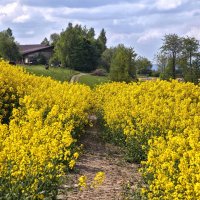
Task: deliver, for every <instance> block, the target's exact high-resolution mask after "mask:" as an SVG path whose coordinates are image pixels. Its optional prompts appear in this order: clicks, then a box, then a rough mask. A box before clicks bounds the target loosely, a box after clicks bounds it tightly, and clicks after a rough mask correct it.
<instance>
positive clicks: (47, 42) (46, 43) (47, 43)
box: [41, 37, 49, 46]
mask: <svg viewBox="0 0 200 200" xmlns="http://www.w3.org/2000/svg"><path fill="white" fill-rule="evenodd" d="M41 44H44V45H47V46H48V45H49V40H48V39H47V38H46V37H45V38H44V40H43V41H42V42H41Z"/></svg>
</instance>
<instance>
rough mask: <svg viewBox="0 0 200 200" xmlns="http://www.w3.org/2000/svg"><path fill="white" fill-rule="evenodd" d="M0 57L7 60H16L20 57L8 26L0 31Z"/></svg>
mask: <svg viewBox="0 0 200 200" xmlns="http://www.w3.org/2000/svg"><path fill="white" fill-rule="evenodd" d="M0 57H2V58H3V59H5V60H9V61H17V60H18V59H19V58H20V53H19V49H18V46H17V43H16V42H15V38H14V37H13V34H12V30H11V29H10V28H8V29H7V30H5V31H2V32H0Z"/></svg>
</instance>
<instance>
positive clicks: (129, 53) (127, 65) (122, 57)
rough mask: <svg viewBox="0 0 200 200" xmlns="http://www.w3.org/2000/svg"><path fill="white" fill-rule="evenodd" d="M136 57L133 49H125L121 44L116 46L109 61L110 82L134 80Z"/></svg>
mask: <svg viewBox="0 0 200 200" xmlns="http://www.w3.org/2000/svg"><path fill="white" fill-rule="evenodd" d="M136 55H137V54H136V53H135V51H134V50H133V48H126V47H125V46H124V45H122V44H120V45H118V46H117V47H116V51H115V53H114V55H113V57H112V60H111V67H110V78H111V80H113V81H126V82H129V81H131V80H133V79H134V78H136V68H135V57H136Z"/></svg>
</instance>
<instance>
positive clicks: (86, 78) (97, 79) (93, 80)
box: [78, 74, 109, 88]
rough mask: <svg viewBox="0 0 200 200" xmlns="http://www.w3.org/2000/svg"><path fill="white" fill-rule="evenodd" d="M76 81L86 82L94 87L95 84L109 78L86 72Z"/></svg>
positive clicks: (104, 81)
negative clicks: (86, 73)
mask: <svg viewBox="0 0 200 200" xmlns="http://www.w3.org/2000/svg"><path fill="white" fill-rule="evenodd" d="M78 82H79V83H83V84H86V85H88V86H90V87H91V88H93V87H95V85H99V84H102V83H107V82H109V78H108V77H107V76H93V75H90V74H88V75H83V76H81V77H80V78H79V81H78Z"/></svg>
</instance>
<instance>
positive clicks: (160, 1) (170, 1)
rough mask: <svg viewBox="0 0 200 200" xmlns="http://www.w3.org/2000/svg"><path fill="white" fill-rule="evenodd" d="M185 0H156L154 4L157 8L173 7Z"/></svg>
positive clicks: (167, 8) (166, 8)
mask: <svg viewBox="0 0 200 200" xmlns="http://www.w3.org/2000/svg"><path fill="white" fill-rule="evenodd" d="M184 1H185V0H156V3H155V6H156V8H157V9H159V10H169V9H175V8H177V7H178V6H180V5H181V4H182V3H183V2H184Z"/></svg>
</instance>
